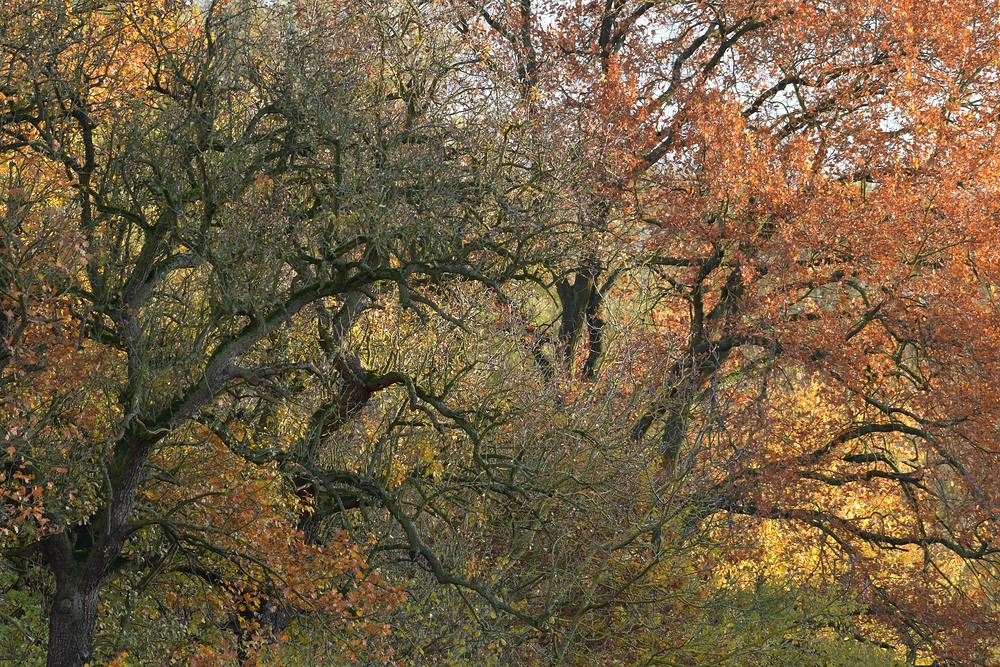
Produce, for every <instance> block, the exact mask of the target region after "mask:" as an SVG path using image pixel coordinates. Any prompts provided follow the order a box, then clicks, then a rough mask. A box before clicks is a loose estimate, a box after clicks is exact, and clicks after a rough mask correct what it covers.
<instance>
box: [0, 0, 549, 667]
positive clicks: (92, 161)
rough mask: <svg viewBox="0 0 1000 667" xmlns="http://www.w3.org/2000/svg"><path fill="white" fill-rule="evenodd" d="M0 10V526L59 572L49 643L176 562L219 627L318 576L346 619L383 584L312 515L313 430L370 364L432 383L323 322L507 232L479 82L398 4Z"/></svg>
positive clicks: (522, 249) (515, 254) (344, 411)
mask: <svg viewBox="0 0 1000 667" xmlns="http://www.w3.org/2000/svg"><path fill="white" fill-rule="evenodd" d="M3 12H4V15H3V19H2V21H0V25H2V26H3V39H2V41H3V47H2V65H0V67H2V79H3V82H4V83H3V90H2V95H3V97H2V101H3V105H4V106H3V112H2V116H0V119H2V127H0V132H2V136H3V142H2V145H0V149H2V152H3V155H4V160H5V165H6V167H7V178H8V180H7V183H6V185H7V189H6V195H5V202H6V205H7V208H8V211H9V212H10V214H9V215H8V216H6V217H5V229H4V237H3V238H4V242H5V244H6V246H7V248H8V252H7V253H6V254H5V255H4V266H3V272H2V276H3V299H4V301H3V313H4V316H3V317H4V319H3V322H2V324H3V339H4V348H3V357H2V363H3V372H4V379H3V383H4V385H5V386H6V389H5V394H4V397H3V404H2V409H3V411H4V419H3V423H4V427H3V439H4V442H5V447H6V450H7V454H8V463H7V470H6V474H5V480H6V482H7V487H6V488H5V494H4V508H5V509H4V511H5V513H6V515H7V516H8V517H9V518H10V520H11V528H10V530H9V531H8V532H7V534H6V536H5V542H6V543H5V545H4V547H5V548H4V555H5V556H6V557H7V558H8V559H13V560H15V561H18V560H27V561H28V562H32V563H33V562H36V559H37V558H38V557H39V556H40V557H41V559H42V561H41V562H42V564H43V565H44V567H45V569H46V570H47V571H48V572H50V573H51V575H52V577H53V578H54V580H55V591H54V594H53V597H52V604H51V608H50V610H49V612H48V620H49V644H48V664H49V665H81V664H84V663H86V662H87V661H88V660H90V659H91V657H92V655H93V650H94V648H93V636H94V632H95V624H96V622H97V619H98V614H99V611H100V608H99V602H100V599H101V597H100V596H101V591H102V590H104V589H106V588H107V585H108V583H109V582H111V581H112V580H114V581H116V582H119V583H122V582H124V583H125V584H126V585H130V584H129V583H128V582H132V583H131V585H134V586H135V590H137V591H145V590H147V588H148V587H149V586H151V585H152V584H153V583H156V581H157V577H172V579H170V580H171V581H173V582H174V584H173V585H174V587H175V588H174V591H175V593H174V595H176V591H178V590H184V589H178V588H176V586H178V585H180V584H178V583H177V582H178V581H180V580H179V579H178V576H181V575H183V576H181V579H185V580H190V579H191V578H194V579H197V580H199V581H200V585H201V586H205V587H208V588H210V589H212V590H214V591H216V594H218V595H221V596H222V598H221V599H223V600H228V601H229V602H230V603H232V604H237V603H238V604H242V610H241V609H237V613H236V616H235V617H234V618H233V619H232V623H233V624H235V626H234V627H235V631H236V633H237V635H238V636H239V637H240V647H241V648H240V651H242V652H245V651H246V650H247V647H246V644H245V641H244V640H247V641H249V640H252V636H251V635H252V634H253V632H254V631H255V629H257V628H258V627H260V626H261V624H262V623H267V622H270V623H271V624H272V625H273V626H274V629H275V630H280V629H281V624H282V622H281V621H280V619H279V618H278V617H277V616H281V614H277V616H274V614H272V618H270V619H269V620H268V619H266V618H264V617H265V616H266V614H265V613H264V612H265V611H266V609H265V608H268V609H271V610H272V611H273V610H274V609H275V608H276V607H282V606H287V605H291V606H293V607H294V606H295V605H296V604H300V605H301V603H296V597H297V596H304V595H306V594H307V593H308V597H315V595H316V591H317V590H320V592H322V589H323V588H324V587H327V588H329V587H333V590H332V592H330V593H329V595H327V596H326V597H324V598H322V599H323V600H325V602H323V604H324V605H325V608H326V610H327V611H328V612H331V613H333V615H334V617H335V618H340V620H339V622H340V623H347V622H348V620H347V619H349V618H356V617H362V616H364V615H366V614H367V611H366V610H375V609H379V608H382V607H387V606H388V607H391V606H392V604H393V603H394V602H393V601H394V598H395V593H393V592H392V591H391V590H386V591H382V592H380V590H379V588H380V587H381V586H383V584H380V583H379V582H380V580H379V578H378V577H377V576H376V575H375V574H374V573H371V572H369V571H367V569H364V568H362V567H361V564H360V561H359V560H358V557H357V552H356V550H354V548H353V547H351V546H350V545H349V544H347V545H345V544H343V540H344V537H343V536H341V537H333V538H329V539H324V540H323V541H322V543H321V542H320V541H319V540H318V538H317V536H316V534H315V531H314V529H313V528H312V527H311V525H312V524H311V522H312V521H313V519H312V518H310V517H311V516H312V517H315V516H316V514H317V513H320V512H322V511H323V510H322V508H321V502H320V499H318V498H317V493H316V491H317V489H316V487H317V484H319V483H320V482H321V481H322V480H321V479H319V477H318V476H317V475H318V471H317V468H316V466H318V465H319V464H320V463H321V462H320V460H319V458H318V457H319V456H320V453H319V452H317V451H316V450H315V448H314V447H313V445H312V439H313V438H319V437H320V436H321V435H322V436H326V435H328V434H329V433H332V432H334V431H335V430H336V429H337V428H338V427H339V425H341V424H342V423H344V422H345V421H346V420H347V419H348V418H350V417H353V416H354V415H355V413H356V412H357V410H358V409H359V408H360V407H363V406H364V405H365V403H366V402H367V399H368V397H370V395H371V394H373V393H375V392H377V391H380V390H382V389H385V388H388V387H392V386H401V387H407V388H408V390H409V391H410V393H411V397H412V399H413V400H414V401H415V402H416V403H421V404H423V403H428V404H431V405H432V404H433V403H434V399H433V397H431V396H426V395H425V394H424V393H423V391H422V390H418V388H416V387H414V386H413V384H412V382H411V381H410V380H408V379H407V378H403V377H402V376H398V375H391V374H387V375H382V376H379V375H378V374H373V373H371V372H370V371H367V370H365V369H363V368H361V367H360V365H359V363H358V360H357V357H355V356H353V355H352V354H351V353H349V352H347V351H345V350H344V349H343V344H342V342H343V340H344V337H345V336H346V334H347V332H348V331H349V330H350V329H351V328H352V327H354V326H355V325H356V323H357V322H358V320H359V318H360V317H361V314H362V313H363V312H364V311H365V310H366V309H368V308H371V307H373V306H374V305H376V304H379V303H381V302H382V301H384V300H386V299H391V298H392V295H393V294H395V295H396V297H397V298H398V299H399V301H400V302H401V303H402V304H403V305H404V306H405V307H406V308H408V309H411V310H412V311H414V312H417V313H419V314H420V317H424V318H426V317H427V316H428V315H427V314H428V313H429V312H435V311H438V312H442V314H443V311H440V308H439V307H438V306H437V305H436V303H435V298H436V297H435V296H434V295H435V292H436V291H437V290H439V289H444V288H441V287H438V286H437V285H438V284H439V283H440V282H441V281H444V280H445V279H446V277H447V276H449V275H453V274H455V275H461V276H463V277H464V278H463V279H464V280H477V281H480V282H482V283H483V284H486V285H489V284H492V283H493V281H496V280H501V279H502V278H503V276H504V275H506V274H508V273H509V272H511V271H513V270H515V269H516V266H517V265H518V264H519V262H523V261H525V260H524V259H523V258H522V257H521V255H522V254H525V255H527V253H528V251H529V246H528V245H527V244H526V243H525V241H524V239H525V238H529V234H530V232H532V229H531V225H533V224H534V223H533V220H534V219H535V218H530V217H528V216H529V214H532V213H533V211H527V212H526V213H525V217H524V218H522V217H520V214H519V213H518V207H520V206H521V204H520V203H519V202H518V196H519V194H518V191H517V189H518V188H519V187H520V186H519V179H520V180H521V181H523V180H525V178H526V177H530V175H531V174H530V170H528V171H527V172H521V171H519V169H518V168H517V167H516V166H515V168H510V167H508V166H507V165H506V164H505V163H504V156H503V153H502V150H503V149H502V146H495V142H494V144H493V147H491V145H490V144H487V145H485V146H483V147H480V145H479V144H478V143H477V142H479V141H481V140H483V139H484V137H488V136H489V132H488V130H486V129H485V128H487V127H491V126H492V124H483V125H480V126H476V125H474V124H473V119H474V118H475V115H474V114H476V113H478V112H479V111H478V110H479V109H480V108H483V109H485V107H484V106H475V104H478V101H477V97H478V96H479V93H478V92H477V91H470V90H469V89H468V88H467V87H463V86H464V85H465V84H463V82H462V79H461V72H460V71H459V70H458V69H457V67H456V65H455V64H454V61H453V60H447V59H445V58H443V57H441V56H440V55H439V54H438V53H437V51H436V50H437V49H440V48H442V46H443V45H442V44H441V43H435V42H434V39H436V38H434V36H433V35H432V37H431V38H430V39H424V38H423V37H422V36H421V35H420V32H419V31H421V30H422V29H423V26H422V25H421V24H420V22H419V21H417V20H416V19H415V18H414V17H413V16H410V15H408V14H407V13H406V11H405V10H400V9H399V8H396V7H388V8H380V7H374V6H373V7H372V8H370V13H369V15H368V17H367V18H361V17H355V16H350V15H348V14H345V13H344V12H342V11H341V10H340V9H339V8H338V7H337V6H336V5H335V4H333V3H329V4H328V3H322V2H310V3H303V4H294V3H292V4H287V5H274V4H272V3H260V4H254V3H242V2H231V3H223V2H219V3H214V2H213V3H209V4H208V5H207V6H200V5H199V6H195V5H187V4H185V3H174V2H164V3H138V4H132V3H119V2H112V3H91V2H85V3H63V2H48V1H47V0H41V1H39V2H26V3H14V4H13V5H10V4H8V5H7V6H5V8H4V10H3ZM412 35H415V37H412V39H413V40H414V41H415V43H416V44H417V45H418V46H419V47H420V48H419V49H412V50H409V51H407V50H405V49H402V50H394V49H395V47H396V46H399V45H398V44H395V43H394V41H393V40H396V39H400V36H402V42H401V44H402V45H403V46H405V45H406V44H407V43H408V42H409V41H410V40H411V36H412ZM446 55H450V54H446ZM403 56H413V57H415V58H419V59H420V60H418V61H417V62H416V63H413V62H407V61H405V60H403V59H402V58H403ZM486 102H488V100H487V101H486ZM486 102H484V103H483V104H486ZM469 105H473V106H469ZM457 109H461V110H462V115H461V117H460V118H459V119H458V120H457V121H456V120H454V113H455V112H456V110H457ZM473 146H475V147H476V150H475V152H473V153H471V155H473V156H474V158H473V159H474V160H475V161H473V159H470V157H469V155H470V152H469V149H470V148H471V147H473ZM498 202H500V203H502V204H503V206H504V207H505V208H503V209H500V210H505V211H509V212H510V213H509V214H510V215H511V217H512V219H513V218H516V220H515V222H511V223H507V222H504V221H502V220H500V221H498V220H497V219H496V215H497V210H498V209H497V203H498ZM531 206H534V207H535V209H537V210H538V211H539V212H543V211H544V206H545V204H544V202H543V201H541V200H538V199H537V198H536V201H535V203H533V204H531ZM524 220H527V222H525V221H524ZM515 224H516V225H518V226H520V227H518V228H515V227H514V225H515ZM522 228H523V229H522ZM46 264H48V265H49V266H47V267H46V266H45V265H46ZM317 335H318V337H319V340H318V342H317ZM333 378H336V379H333ZM323 391H332V392H333V393H334V396H333V397H330V398H327V399H322V392H323ZM316 392H319V393H318V394H317V393H316ZM317 397H318V398H317ZM305 405H313V406H314V408H313V413H312V415H311V418H310V420H309V421H308V424H305V425H303V428H304V431H303V432H301V433H300V434H299V437H298V438H293V437H292V434H291V430H290V429H291V428H292V426H291V425H292V424H293V421H294V416H295V415H294V414H293V413H294V410H295V409H298V408H301V406H305ZM290 411H291V412H290ZM276 420H277V421H276ZM310 429H311V430H310ZM251 430H253V431H254V433H253V435H252V436H251V435H249V433H250V431H251ZM289 438H292V440H295V441H297V444H293V445H292V446H288V445H287V443H288V439H289ZM261 440H262V441H263V442H264V443H265V444H266V446H267V447H268V449H264V450H258V449H255V447H254V445H256V444H257V443H258V442H259V441H261ZM275 443H283V444H282V445H280V446H279V445H276V444H275ZM241 459H242V460H243V461H249V462H250V463H251V464H252V466H251V467H249V468H248V467H247V465H246V464H245V463H241ZM206 466H207V468H206ZM262 466H263V468H264V469H263V470H261V469H260V468H261V467H262ZM267 466H271V467H272V468H273V467H274V466H277V469H273V470H270V472H269V471H268V469H267ZM282 474H283V475H288V476H289V477H290V478H291V477H293V476H295V482H296V486H295V487H291V488H290V487H288V486H285V485H278V480H280V479H282V478H281V477H280V475H282ZM295 491H297V492H298V494H299V497H298V498H297V497H296V495H295ZM340 501H341V502H344V503H350V502H351V501H350V500H349V499H344V498H341V499H340ZM310 513H312V514H310ZM296 524H298V525H299V528H296V527H295V525H296ZM233 527H238V529H237V530H236V532H235V533H234V534H232V535H227V534H226V533H227V530H228V529H230V528H233ZM300 529H301V530H304V531H305V532H304V533H302V532H300ZM296 562H297V563H298V565H295V563H296ZM310 563H311V564H310ZM352 571H354V572H356V573H357V574H356V575H351V574H350V572H352ZM331 576H334V580H333V581H332V582H331V581H330V577H331ZM338 577H339V578H338ZM185 586H186V587H187V589H188V590H191V588H190V586H191V584H190V583H187V584H185ZM307 586H312V587H313V588H312V590H311V591H310V590H308V589H307V588H306V587H307ZM168 588H169V587H168ZM338 589H339V592H338ZM194 590H197V586H196V587H195V589H194ZM199 595H204V594H203V593H200V594H199ZM308 606H311V607H314V608H315V607H316V606H317V604H316V603H310V604H309V605H308ZM275 613H277V612H275ZM282 613H284V612H282ZM355 625H356V627H357V628H361V629H363V630H364V631H365V632H371V633H373V634H374V635H380V634H381V630H380V626H379V625H378V624H377V623H367V622H366V623H365V624H364V625H358V624H355ZM360 640H361V638H355V640H352V643H350V644H349V648H350V646H353V647H354V649H355V650H351V651H349V652H350V653H355V652H356V649H357V647H358V645H356V644H354V643H353V642H355V641H360Z"/></svg>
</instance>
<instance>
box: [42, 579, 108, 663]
mask: <svg viewBox="0 0 1000 667" xmlns="http://www.w3.org/2000/svg"><path fill="white" fill-rule="evenodd" d="M97 598H98V587H97V586H96V585H93V586H85V585H81V583H80V582H79V581H77V580H75V579H73V578H66V579H63V580H62V581H59V582H58V584H57V586H56V597H55V600H54V601H53V602H52V610H51V612H50V615H49V649H48V660H47V662H46V663H45V664H46V667H82V666H83V665H85V664H87V662H88V661H89V660H90V658H91V655H92V654H93V651H94V648H93V638H94V625H95V624H96V623H97Z"/></svg>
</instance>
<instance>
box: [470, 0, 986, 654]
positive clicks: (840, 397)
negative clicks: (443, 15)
mask: <svg viewBox="0 0 1000 667" xmlns="http://www.w3.org/2000/svg"><path fill="white" fill-rule="evenodd" d="M456 11H459V12H461V13H462V14H463V15H464V16H465V17H466V20H467V21H469V22H470V23H472V22H476V23H477V24H478V26H479V33H478V35H477V39H480V40H482V41H484V42H485V43H488V44H489V48H490V49H492V50H494V51H502V52H503V53H504V54H505V56H506V57H505V58H498V59H496V60H495V62H496V63H497V67H498V69H502V71H503V72H504V73H506V74H507V75H508V76H510V77H511V78H513V79H516V80H518V81H520V82H521V85H522V90H523V91H524V95H525V98H526V99H527V98H530V99H531V100H532V104H533V105H534V107H535V109H537V111H536V113H537V114H538V115H540V116H545V117H546V119H547V122H557V123H559V128H560V129H559V130H556V131H554V133H559V132H561V133H562V134H563V135H564V136H565V135H569V134H574V133H578V134H582V135H584V136H585V137H586V139H584V140H583V142H584V143H585V145H587V146H588V147H589V148H590V151H589V153H588V157H589V158H590V166H591V174H592V176H591V177H590V178H583V179H581V180H579V181H578V182H577V183H575V184H574V185H573V186H572V187H575V188H580V186H581V185H582V186H583V187H584V188H585V189H583V190H582V191H580V195H579V197H580V198H581V199H585V200H589V201H591V202H593V203H592V204H591V205H590V209H591V210H595V209H596V210H599V211H601V216H602V220H603V224H604V228H605V229H607V230H608V231H610V232H612V233H614V234H615V235H616V236H617V237H618V238H620V239H622V240H623V241H624V242H626V243H629V244H630V246H629V247H630V248H631V251H630V252H628V253H621V252H618V253H615V254H611V255H609V256H607V257H604V258H602V257H600V256H598V258H597V260H596V261H592V262H591V265H592V266H601V265H612V266H613V265H614V264H613V262H614V261H615V260H617V261H618V262H620V264H619V265H618V268H617V269H616V270H617V271H618V273H619V274H625V275H626V276H631V278H630V280H631V281H633V283H635V284H638V286H639V289H641V290H643V291H644V292H645V293H646V294H647V295H648V296H647V297H646V298H647V299H649V300H650V301H651V302H653V303H655V304H656V306H655V307H654V308H652V309H650V311H649V314H648V317H649V318H650V325H651V326H652V327H655V333H654V334H652V335H655V336H656V337H657V338H658V339H659V341H660V342H659V347H660V350H662V352H661V354H660V356H659V361H658V362H657V365H656V366H655V368H656V369H657V370H656V371H654V372H656V373H657V374H658V375H659V377H660V381H661V383H662V385H661V387H662V388H661V390H660V393H659V396H658V398H657V399H655V400H654V401H652V402H651V404H650V405H649V406H647V407H646V408H645V409H644V410H643V411H642V412H641V413H640V414H638V415H637V416H636V421H635V422H634V428H633V437H634V438H636V439H637V440H643V441H649V442H650V444H651V446H653V447H655V449H656V452H657V455H658V456H659V457H660V458H661V462H662V463H661V465H662V473H663V475H665V476H666V477H674V478H677V477H678V476H684V477H685V478H687V479H689V480H698V482H697V483H696V484H694V483H689V484H688V485H687V494H688V499H689V502H690V503H691V506H692V507H693V508H697V512H698V513H699V514H700V515H701V516H702V517H703V520H704V521H706V522H709V524H711V523H712V522H714V521H717V520H718V519H719V518H720V517H721V516H724V515H727V514H728V515H736V516H738V517H744V518H743V519H739V520H738V525H740V526H741V527H742V528H744V529H748V528H749V527H750V526H758V527H762V526H766V525H768V524H769V523H771V522H778V523H780V524H781V525H783V526H785V527H787V530H789V531H790V532H791V533H792V534H803V533H804V534H809V535H813V536H815V537H816V538H817V539H820V541H821V542H822V544H823V545H824V548H827V547H830V548H833V549H834V550H835V551H837V552H839V553H840V554H841V556H842V558H843V567H844V573H849V574H847V575H846V576H850V577H854V578H856V580H857V581H858V587H859V590H864V591H866V593H865V596H864V597H865V600H866V604H867V605H868V607H867V609H868V611H869V613H871V614H876V615H880V616H881V617H882V618H883V619H884V620H885V622H886V623H888V624H890V625H891V626H893V627H894V628H895V629H896V630H898V632H899V633H900V635H901V636H902V637H903V641H904V642H905V643H906V645H907V646H908V647H909V650H910V655H911V658H913V657H915V656H916V655H917V653H918V652H919V651H920V650H922V649H923V648H925V647H926V648H929V650H933V651H938V652H939V653H940V654H941V655H945V656H948V658H949V659H951V660H958V661H966V660H974V659H982V658H983V656H989V655H990V654H991V651H992V650H993V648H992V643H991V635H992V632H991V630H990V628H991V627H993V623H995V616H994V613H993V611H992V608H991V606H990V605H989V604H985V603H984V598H983V596H987V597H988V596H989V595H991V593H989V591H991V590H992V584H991V579H992V573H993V569H994V565H995V560H996V546H995V544H994V537H993V528H992V525H993V519H992V518H991V517H993V516H994V514H995V509H994V508H995V507H996V499H995V495H994V493H993V491H992V490H991V487H992V480H991V475H990V473H989V472H988V471H990V470H992V469H993V468H994V467H995V465H996V461H995V460H993V458H992V457H993V454H992V453H991V452H994V451H995V449H996V448H995V447H994V446H993V444H992V443H993V436H992V432H993V431H992V428H991V427H990V426H989V424H991V423H992V422H993V421H994V417H993V416H992V412H991V411H992V407H991V406H992V399H991V398H989V397H988V394H989V393H990V390H989V387H990V386H991V381H990V379H989V378H990V377H991V375H992V373H993V370H992V363H993V362H992V359H994V358H995V354H994V352H993V348H992V343H990V342H988V341H990V340H991V339H992V338H993V335H992V333H986V334H985V335H983V333H984V332H992V327H993V326H994V320H995V309H994V306H993V301H992V296H991V295H992V293H993V292H994V291H995V289H996V285H995V281H996V274H995V272H994V268H993V267H994V264H995V260H994V259H993V258H994V257H995V256H996V235H995V232H996V229H995V225H994V223H993V221H992V219H993V211H994V210H995V206H996V203H995V199H994V192H995V180H996V172H995V170H994V159H993V157H992V154H993V153H994V150H995V149H994V142H995V141H996V136H995V132H994V129H993V127H992V126H991V125H990V123H989V121H988V120H987V118H989V114H990V113H992V111H991V110H992V109H994V108H995V103H996V100H995V96H994V91H993V90H992V86H991V84H990V83H989V82H990V81H991V80H992V77H993V76H994V75H995V70H994V68H993V65H992V64H990V63H989V62H988V59H984V57H983V55H982V54H983V53H984V49H985V52H989V51H990V49H992V48H993V47H992V46H989V47H986V46H985V45H987V44H989V45H992V44H993V40H995V38H996V30H995V26H996V20H997V17H996V13H995V12H996V8H995V7H993V6H992V5H991V4H989V3H987V4H985V5H984V4H977V3H960V4H959V5H953V4H949V5H947V6H945V5H934V6H932V7H920V8H915V7H914V8H911V7H903V6H897V5H893V6H891V7H872V6H866V5H861V4H859V3H853V2H843V3H824V4H823V5H822V6H816V5H815V4H813V3H799V2H788V3H778V4H774V3H769V4H767V5H757V4H755V3H742V2H732V3H731V2H709V3H668V4H663V3H652V2H606V3H597V2H594V3H584V4H571V3H565V4H564V3H558V2H556V3H532V2H521V3H473V2H469V3H456ZM553 17H554V18H553ZM605 252H607V251H605ZM619 258H622V259H619ZM581 271H584V270H583V269H581ZM591 273H593V271H591ZM581 277H585V275H584V273H579V272H578V274H577V279H576V280H575V281H574V282H572V283H561V284H560V285H559V286H558V292H559V297H560V302H561V304H562V318H561V319H562V325H561V326H562V327H563V329H570V330H574V331H579V330H580V329H581V327H582V326H583V324H584V323H585V322H586V320H587V318H585V317H581V315H580V313H581V310H580V309H579V305H578V304H579V303H580V300H579V299H577V298H576V297H575V296H573V293H574V292H575V291H576V290H575V289H568V288H569V287H570V286H572V287H574V288H575V286H576V285H578V284H579V283H580V278H581ZM620 282H621V278H619V283H620ZM585 284H587V285H588V286H587V287H586V288H585V289H584V290H583V291H584V292H586V291H587V290H589V289H591V288H590V287H589V284H590V283H585ZM623 298H627V297H623ZM589 312H590V311H588V313H589ZM588 317H589V314H588ZM590 319H591V321H593V322H594V323H595V324H596V325H597V327H598V331H600V328H601V327H602V326H603V320H602V319H600V318H594V317H590ZM592 338H593V337H592ZM595 340H596V341H597V342H598V343H599V344H600V345H603V341H602V339H601V337H600V336H598V337H597V338H596V339H595ZM802 394H807V395H809V396H813V397H815V398H810V401H815V402H813V403H811V404H810V407H804V406H803V405H802V403H800V402H798V401H797V399H796V396H797V395H802ZM973 397H974V398H973ZM795 405H799V407H797V408H793V407H791V406H795ZM988 415H989V416H988ZM980 420H982V421H980ZM734 520H737V519H734ZM748 521H749V523H748ZM890 552H895V553H896V554H897V556H898V557H895V558H893V557H889V556H888V554H889V553H890ZM844 573H840V576H845V574H844ZM917 590H920V591H921V593H916V591H917ZM959 610H961V611H959ZM959 616H960V617H961V618H962V619H963V622H962V623H961V626H962V627H961V628H957V627H955V619H956V618H958V617H959ZM945 628H947V631H946V630H945ZM977 656H978V657H977Z"/></svg>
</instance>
